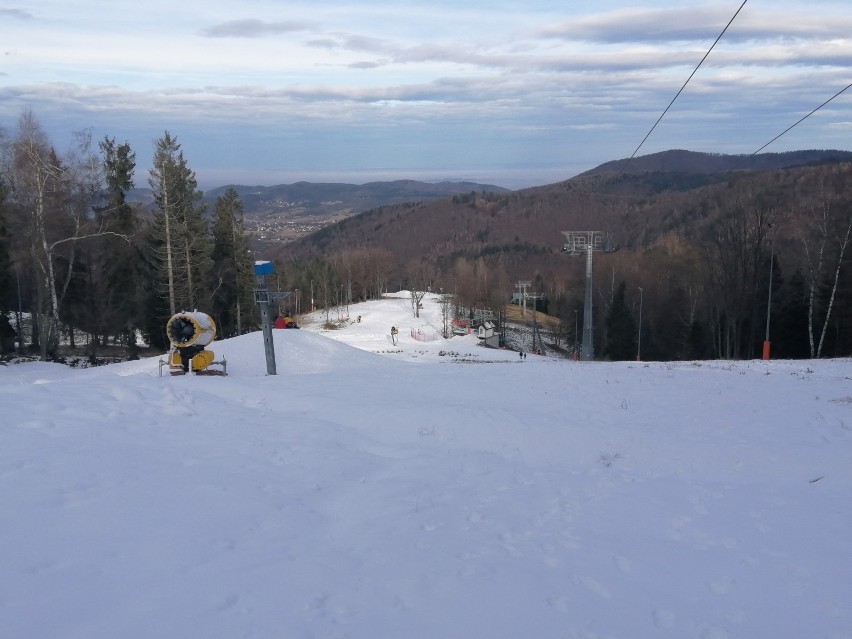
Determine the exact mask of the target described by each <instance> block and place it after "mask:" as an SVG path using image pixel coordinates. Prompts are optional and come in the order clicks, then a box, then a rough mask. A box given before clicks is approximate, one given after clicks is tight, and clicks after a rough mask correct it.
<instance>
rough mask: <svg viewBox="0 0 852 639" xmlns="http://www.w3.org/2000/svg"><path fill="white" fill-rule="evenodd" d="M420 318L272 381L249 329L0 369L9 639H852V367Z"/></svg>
mask: <svg viewBox="0 0 852 639" xmlns="http://www.w3.org/2000/svg"><path fill="white" fill-rule="evenodd" d="M405 304H407V301H406V300H404V299H397V300H383V301H381V302H372V303H369V304H367V305H359V306H353V307H350V318H351V319H356V318H357V315H361V322H360V323H358V322H354V323H351V324H349V325H347V326H345V327H343V328H340V329H338V330H334V331H328V332H324V331H323V330H322V329H321V322H320V321H319V320H318V321H316V322H313V323H306V325H305V326H304V327H303V328H302V329H301V330H283V331H275V332H274V338H275V347H276V354H277V368H278V375H277V376H267V375H266V374H265V372H266V369H265V359H264V356H263V342H262V337H261V335H260V334H259V333H258V334H251V335H245V336H242V337H240V338H236V339H231V340H224V341H221V342H216V343H215V344H214V348H213V350H214V351H215V352H216V353H217V355H225V356H226V357H227V359H228V362H229V363H228V368H229V373H230V375H229V376H228V377H224V378H222V377H195V376H185V377H164V378H159V377H157V360H156V358H154V359H149V360H143V361H140V362H129V363H125V364H118V365H113V366H108V367H103V368H100V369H90V370H73V369H68V368H65V367H61V366H58V365H49V364H23V365H17V366H7V367H0V410H2V412H0V415H2V416H0V422H1V423H2V426H0V548H2V555H0V557H2V558H1V559H0V562H1V563H0V636H2V637H39V638H49V637H63V638H64V637H85V638H87V639H90V638H91V639H95V638H113V637H138V638H149V637H181V638H183V637H222V638H231V637H323V638H324V637H356V638H370V639H373V638H376V637H406V638H412V637H413V638H424V639H426V638H429V639H433V638H436V637H442V638H443V637H488V638H494V637H505V638H510V637H512V638H514V637H567V638H579V637H584V638H588V637H620V638H625V639H627V638H630V639H634V638H636V637H672V638H678V639H682V638H692V637H695V638H702V639H703V638H713V639H716V638H722V637H744V638H745V637H747V638H749V639H753V638H755V637H773V638H775V637H825V638H832V639H839V638H849V637H852V581H850V579H849V575H850V574H852V553H850V552H849V550H848V541H847V540H848V537H849V530H850V524H852V509H850V507H849V503H850V501H849V495H850V492H852V464H851V463H850V461H851V460H852V379H850V378H852V363H850V362H849V361H845V360H844V361H838V360H834V361H812V362H770V363H764V362H736V363H732V362H702V363H694V364H693V363H685V364H660V363H650V364H637V363H613V364H609V363H598V362H588V363H583V362H569V361H562V360H555V359H549V358H541V357H535V356H532V355H531V356H529V358H528V359H526V360H523V361H521V360H520V359H519V358H518V356H517V354H516V353H511V352H502V351H494V350H487V349H481V348H479V347H478V346H477V345H476V340H475V338H473V337H464V338H454V339H451V340H449V341H443V340H438V341H435V342H419V341H416V340H414V339H412V338H411V336H410V330H411V329H412V328H413V329H415V330H417V329H425V328H428V326H432V325H434V326H436V327H437V328H438V329H439V328H440V323H439V322H436V321H435V318H436V316H435V313H436V310H435V307H436V306H437V305H436V304H435V302H434V299H433V298H429V299H427V300H426V303H425V304H424V313H425V314H426V317H425V318H424V319H423V320H419V321H418V320H415V319H414V318H413V317H411V313H410V308H408V309H406V307H405ZM405 313H407V316H406V314H405ZM322 319H324V315H323V318H322ZM423 323H425V326H423V325H421V324H423ZM391 325H395V326H399V327H400V344H399V345H398V346H393V345H391V344H390V341H389V327H390V326H391ZM448 353H449V354H448ZM459 362H463V363H459ZM468 362H490V363H488V364H482V365H468Z"/></svg>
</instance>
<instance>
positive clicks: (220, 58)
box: [0, 0, 852, 188]
mask: <svg viewBox="0 0 852 639" xmlns="http://www.w3.org/2000/svg"><path fill="white" fill-rule="evenodd" d="M564 4H565V3H554V2H548V1H546V0H533V1H531V2H527V3H523V4H522V5H518V4H517V3H514V2H505V1H503V0H498V1H497V2H487V3H486V2H483V1H480V0H473V1H472V2H468V3H466V4H465V6H464V7H458V6H457V4H456V3H451V2H449V1H447V0H438V1H435V2H430V3H428V4H427V3H422V2H415V3H401V2H397V3H387V2H375V1H364V0H361V1H356V2H341V1H340V0H332V1H331V2H326V3H322V4H317V3H308V2H304V1H302V0H298V1H296V2H288V3H286V4H285V3H280V2H273V1H271V0H256V1H253V2H250V3H239V4H235V3H229V2H224V1H223V0H211V1H205V2H200V1H199V0H191V1H189V2H185V3H181V5H180V6H176V5H174V4H173V3H170V2H165V1H164V0H154V1H153V2H151V3H147V4H146V5H145V7H144V8H142V7H141V6H134V5H127V4H125V3H115V2H101V1H98V2H88V3H82V4H75V5H73V6H69V5H68V4H67V3H64V2H60V1H59V0H32V1H30V2H27V3H22V2H20V0H7V2H5V3H3V4H0V34H2V38H0V42H2V48H0V52H2V58H0V60H2V61H0V127H2V128H4V129H5V130H6V131H7V134H10V135H13V134H14V130H15V127H16V124H17V120H18V118H19V116H20V114H21V113H22V112H23V111H24V110H25V109H32V111H33V112H34V113H35V115H36V117H37V118H38V120H39V121H40V122H41V124H42V126H43V127H44V128H45V130H46V131H47V132H48V134H49V135H50V136H51V140H52V141H53V143H54V144H55V145H56V147H57V149H59V150H63V149H65V148H67V147H68V146H69V145H70V141H71V135H72V133H73V132H74V131H79V130H82V129H86V128H90V129H91V130H92V132H93V135H94V136H95V138H96V139H100V138H102V137H103V136H104V135H109V136H110V137H114V138H115V139H116V140H117V141H119V142H123V141H128V142H129V143H130V145H131V147H132V148H133V150H134V151H135V152H136V155H137V174H136V181H137V185H143V184H144V182H145V179H146V177H147V171H148V168H149V164H150V158H151V155H152V147H153V143H154V140H155V139H157V138H158V137H160V136H161V135H162V134H163V132H164V131H165V130H168V131H170V132H171V133H172V134H173V135H175V136H177V138H178V141H179V142H180V143H181V144H182V146H183V149H184V152H185V155H186V157H187V160H188V163H189V165H190V167H191V168H192V169H193V170H195V171H196V173H197V176H198V179H199V184H200V185H201V186H202V188H211V187H214V186H219V185H222V184H226V183H242V184H280V183H287V182H294V181H298V180H307V181H312V182H327V181H339V182H340V181H342V182H354V183H362V182H368V181H373V180H384V179H402V178H410V179H422V180H441V179H458V180H461V179H469V180H475V181H480V182H489V183H493V184H499V185H501V186H506V187H509V188H521V187H524V186H532V185H537V184H547V183H552V182H556V181H559V180H562V179H566V178H568V177H571V176H573V175H576V174H577V173H580V172H582V171H585V170H588V169H590V168H593V167H595V166H597V165H599V164H601V163H603V162H606V161H609V160H613V159H618V158H624V157H628V156H629V155H630V154H631V153H632V152H633V150H634V149H635V148H636V146H637V145H638V144H639V142H640V141H641V140H642V138H643V137H644V136H645V134H646V133H647V132H648V131H649V129H650V127H651V126H652V125H653V124H654V122H655V121H656V120H657V118H658V117H659V116H660V114H661V113H662V111H663V109H664V108H665V107H666V106H667V105H668V104H669V102H670V101H671V99H672V98H673V97H674V95H675V94H676V93H677V91H678V90H679V89H680V88H681V86H682V85H683V83H684V81H685V80H686V78H687V77H689V74H690V73H691V72H692V71H693V69H694V68H695V66H696V65H697V64H698V63H699V61H700V60H701V59H702V57H703V56H704V55H705V53H706V52H707V50H708V49H709V48H710V46H711V45H712V44H713V41H714V40H715V39H716V37H717V36H718V35H719V34H720V32H721V31H722V29H723V28H724V27H725V25H726V24H727V23H728V21H729V20H730V19H731V17H732V16H733V15H734V13H735V12H736V10H737V9H738V8H739V6H740V5H741V2H740V1H739V0H736V1H734V2H721V1H713V0H711V1H707V2H702V3H695V2H684V1H676V0H666V1H656V0H649V1H647V2H644V3H643V4H642V5H641V6H636V5H635V4H634V3H628V2H612V1H608V0H602V1H598V2H594V3H592V2H585V1H584V2H574V3H570V6H560V5H564ZM850 34H852V5H849V4H848V3H847V2H840V1H825V2H823V1H816V2H807V3H805V2H792V1H781V2H771V3H770V2H768V0H763V1H760V0H752V1H750V2H748V3H746V5H745V6H744V8H743V9H742V11H741V12H740V13H739V15H738V16H737V18H736V19H735V20H734V22H733V23H732V24H731V26H730V28H729V29H728V31H727V32H726V33H725V35H724V37H723V38H722V39H721V40H720V41H719V43H718V44H717V45H716V47H715V49H714V50H713V52H712V53H711V54H710V55H709V56H708V58H707V60H706V61H705V62H704V64H703V65H702V67H701V68H700V69H699V70H698V72H697V73H696V74H695V76H694V77H693V78H692V80H691V81H690V83H689V85H688V86H687V88H686V90H685V91H684V92H683V93H682V94H681V95H680V97H679V98H678V100H677V101H676V102H675V104H674V105H673V107H672V108H671V110H670V111H669V112H668V114H667V115H666V117H665V118H664V120H663V121H662V122H661V123H660V125H659V126H658V127H657V129H656V130H655V131H654V133H653V135H652V136H651V137H650V138H649V139H648V141H647V142H646V143H645V145H644V146H643V147H642V151H641V154H647V153H654V152H657V151H663V150H666V149H672V148H681V149H689V150H694V151H704V152H715V153H726V154H741V153H752V152H754V151H755V150H757V149H758V148H760V147H761V146H762V145H764V144H765V143H766V142H768V141H769V140H770V139H772V138H773V137H774V136H776V135H778V134H779V133H780V132H781V131H783V130H784V129H786V128H787V127H789V126H790V125H791V124H793V123H794V122H796V121H797V120H798V119H799V118H801V117H802V116H804V115H806V114H807V113H809V112H810V111H811V110H812V109H814V108H815V107H816V106H818V105H820V104H821V103H823V102H824V101H825V100H827V99H828V98H830V97H831V96H832V95H834V94H835V93H837V92H838V91H840V90H841V89H843V87H845V86H847V85H848V84H849V83H850V81H852V80H851V79H850V71H849V70H850V68H852V35H850ZM850 133H852V92H850V94H843V95H841V96H839V97H838V98H837V99H836V100H834V101H832V102H831V104H829V105H827V106H826V107H825V108H824V109H822V110H820V111H819V112H818V113H816V114H815V115H814V116H812V117H811V118H809V119H808V120H807V121H806V122H804V123H803V124H802V125H800V126H798V127H796V128H795V129H794V130H793V131H791V132H790V133H788V134H787V135H785V136H784V137H783V138H782V139H780V140H779V141H778V142H776V143H774V144H773V145H771V146H770V147H769V148H767V149H766V151H772V152H781V151H789V150H797V149H828V148H833V149H845V150H852V136H850Z"/></svg>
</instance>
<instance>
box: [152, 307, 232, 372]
mask: <svg viewBox="0 0 852 639" xmlns="http://www.w3.org/2000/svg"><path fill="white" fill-rule="evenodd" d="M166 336H167V337H168V338H169V342H171V344H172V348H171V350H170V351H169V353H168V355H167V358H166V360H162V359H161V360H160V375H161V376H162V374H163V366H166V365H167V364H168V367H169V372H170V373H171V374H172V375H185V374H186V373H189V372H192V373H194V374H196V375H227V367H228V363H227V362H226V361H225V358H224V357H223V358H222V359H221V361H218V362H216V361H214V357H215V354H214V353H213V351H208V350H204V347H205V346H208V345H210V344H211V343H212V342H213V340H214V339H216V322H214V321H213V318H212V317H210V316H209V315H207V313H202V312H200V311H192V312H188V311H183V312H180V313H175V314H174V315H172V317H171V318H170V319H169V321H168V322H166ZM212 365H216V366H221V367H222V368H221V370H218V369H211V368H209V367H210V366H212Z"/></svg>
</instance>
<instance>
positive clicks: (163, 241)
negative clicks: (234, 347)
mask: <svg viewBox="0 0 852 639" xmlns="http://www.w3.org/2000/svg"><path fill="white" fill-rule="evenodd" d="M73 140H74V143H73V145H72V148H70V149H69V150H67V151H65V152H59V151H57V149H56V148H55V147H54V146H53V145H52V143H51V142H50V140H49V139H48V138H47V136H46V134H45V133H44V130H43V128H42V126H41V125H40V123H39V122H38V120H37V118H36V117H35V115H34V114H33V113H32V112H25V113H24V114H22V116H21V117H20V120H19V122H18V126H17V129H16V131H15V132H14V133H11V134H4V135H3V138H2V164H0V167H2V168H0V335H2V336H3V346H4V348H3V350H5V351H10V350H12V351H17V352H18V353H19V354H36V355H37V356H38V357H39V359H41V360H45V361H47V360H50V361H63V360H64V358H65V357H66V355H67V354H68V353H73V352H77V351H82V352H83V353H85V355H86V356H88V358H89V360H90V361H91V362H92V363H97V362H98V360H99V357H100V356H101V354H102V352H103V350H104V349H105V348H107V347H110V348H113V347H116V346H118V347H121V349H122V353H123V356H125V357H128V358H136V357H138V356H139V348H140V342H141V343H143V344H145V345H147V346H149V347H151V348H154V349H159V350H161V351H162V350H164V349H165V347H166V343H167V341H166V336H165V322H166V321H167V320H168V318H169V317H171V316H172V315H174V314H175V313H176V312H179V311H183V310H193V309H196V308H197V309H205V310H207V312H209V313H210V314H211V315H212V316H214V317H215V321H216V323H217V328H218V334H219V335H220V336H222V337H229V336H233V335H237V334H240V333H242V332H245V331H248V330H254V329H255V328H256V326H257V319H256V318H257V309H256V307H255V305H254V296H253V287H254V276H253V273H252V269H251V266H252V259H253V258H252V257H251V255H250V251H249V247H248V239H247V236H246V234H245V232H244V230H243V211H242V204H241V202H240V200H239V198H238V197H237V196H236V193H235V192H234V191H233V190H232V189H231V190H226V191H225V192H224V193H223V194H222V195H221V196H219V197H217V198H216V201H215V204H214V207H213V208H214V210H213V211H212V212H207V211H206V210H205V207H204V206H202V205H201V199H202V192H201V191H199V190H198V188H197V181H196V178H195V173H194V172H193V171H192V169H191V168H190V167H189V165H188V162H187V160H186V158H185V157H184V154H183V151H182V150H181V146H180V144H179V143H178V141H177V138H176V137H175V136H172V135H171V134H170V133H169V132H165V133H164V134H163V135H162V137H160V138H159V139H157V140H156V142H155V148H154V155H153V161H152V166H151V167H150V168H148V170H147V176H146V177H143V178H142V179H147V183H148V185H149V186H150V188H151V190H152V192H153V194H154V206H153V208H152V210H145V209H143V208H142V207H140V206H138V205H135V204H130V203H129V202H128V201H127V199H126V195H127V193H128V191H129V190H130V189H132V188H133V186H134V184H136V180H137V179H138V178H137V167H136V160H135V153H134V151H133V150H132V149H131V148H130V146H129V145H128V144H127V143H117V142H116V141H115V139H114V138H109V137H106V138H104V139H103V140H100V141H98V142H97V143H96V142H95V141H94V140H92V139H91V135H89V134H88V133H86V132H82V133H75V134H74V136H73ZM96 144H97V146H96ZM10 316H11V317H12V318H13V320H12V321H10V320H9V317H10ZM140 337H141V340H140Z"/></svg>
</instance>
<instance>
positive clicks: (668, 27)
mask: <svg viewBox="0 0 852 639" xmlns="http://www.w3.org/2000/svg"><path fill="white" fill-rule="evenodd" d="M732 16H733V11H731V10H730V9H723V8H720V7H710V6H704V7H690V8H682V9H647V8H642V9H624V10H619V11H610V12H606V13H598V14H594V15H590V16H583V17H579V18H576V19H572V20H571V21H570V22H564V23H561V24H558V25H555V26H551V27H547V28H545V29H541V30H539V31H537V32H536V34H537V35H540V36H542V37H547V38H556V39H562V40H575V41H590V42H599V43H607V44H623V43H627V42H656V43H663V42H682V41H701V42H705V41H706V42H712V41H713V40H714V39H715V38H716V37H717V36H718V35H719V33H721V31H722V29H723V28H724V26H725V25H726V24H728V21H729V20H730V19H731V17H732ZM850 32H852V18H850V17H849V16H846V15H844V16H831V18H830V19H829V20H827V19H826V17H825V16H820V15H813V14H810V13H808V14H802V13H791V12H783V11H776V12H771V13H768V14H767V13H766V12H757V11H750V10H749V9H748V8H746V9H744V10H743V11H742V12H741V13H740V14H739V15H738V16H737V18H736V19H735V20H734V22H733V23H732V25H731V27H730V29H729V30H728V31H727V32H726V33H725V40H726V41H743V40H750V39H795V38H805V39H811V38H824V39H829V38H844V39H846V38H848V37H849V33H850Z"/></svg>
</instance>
